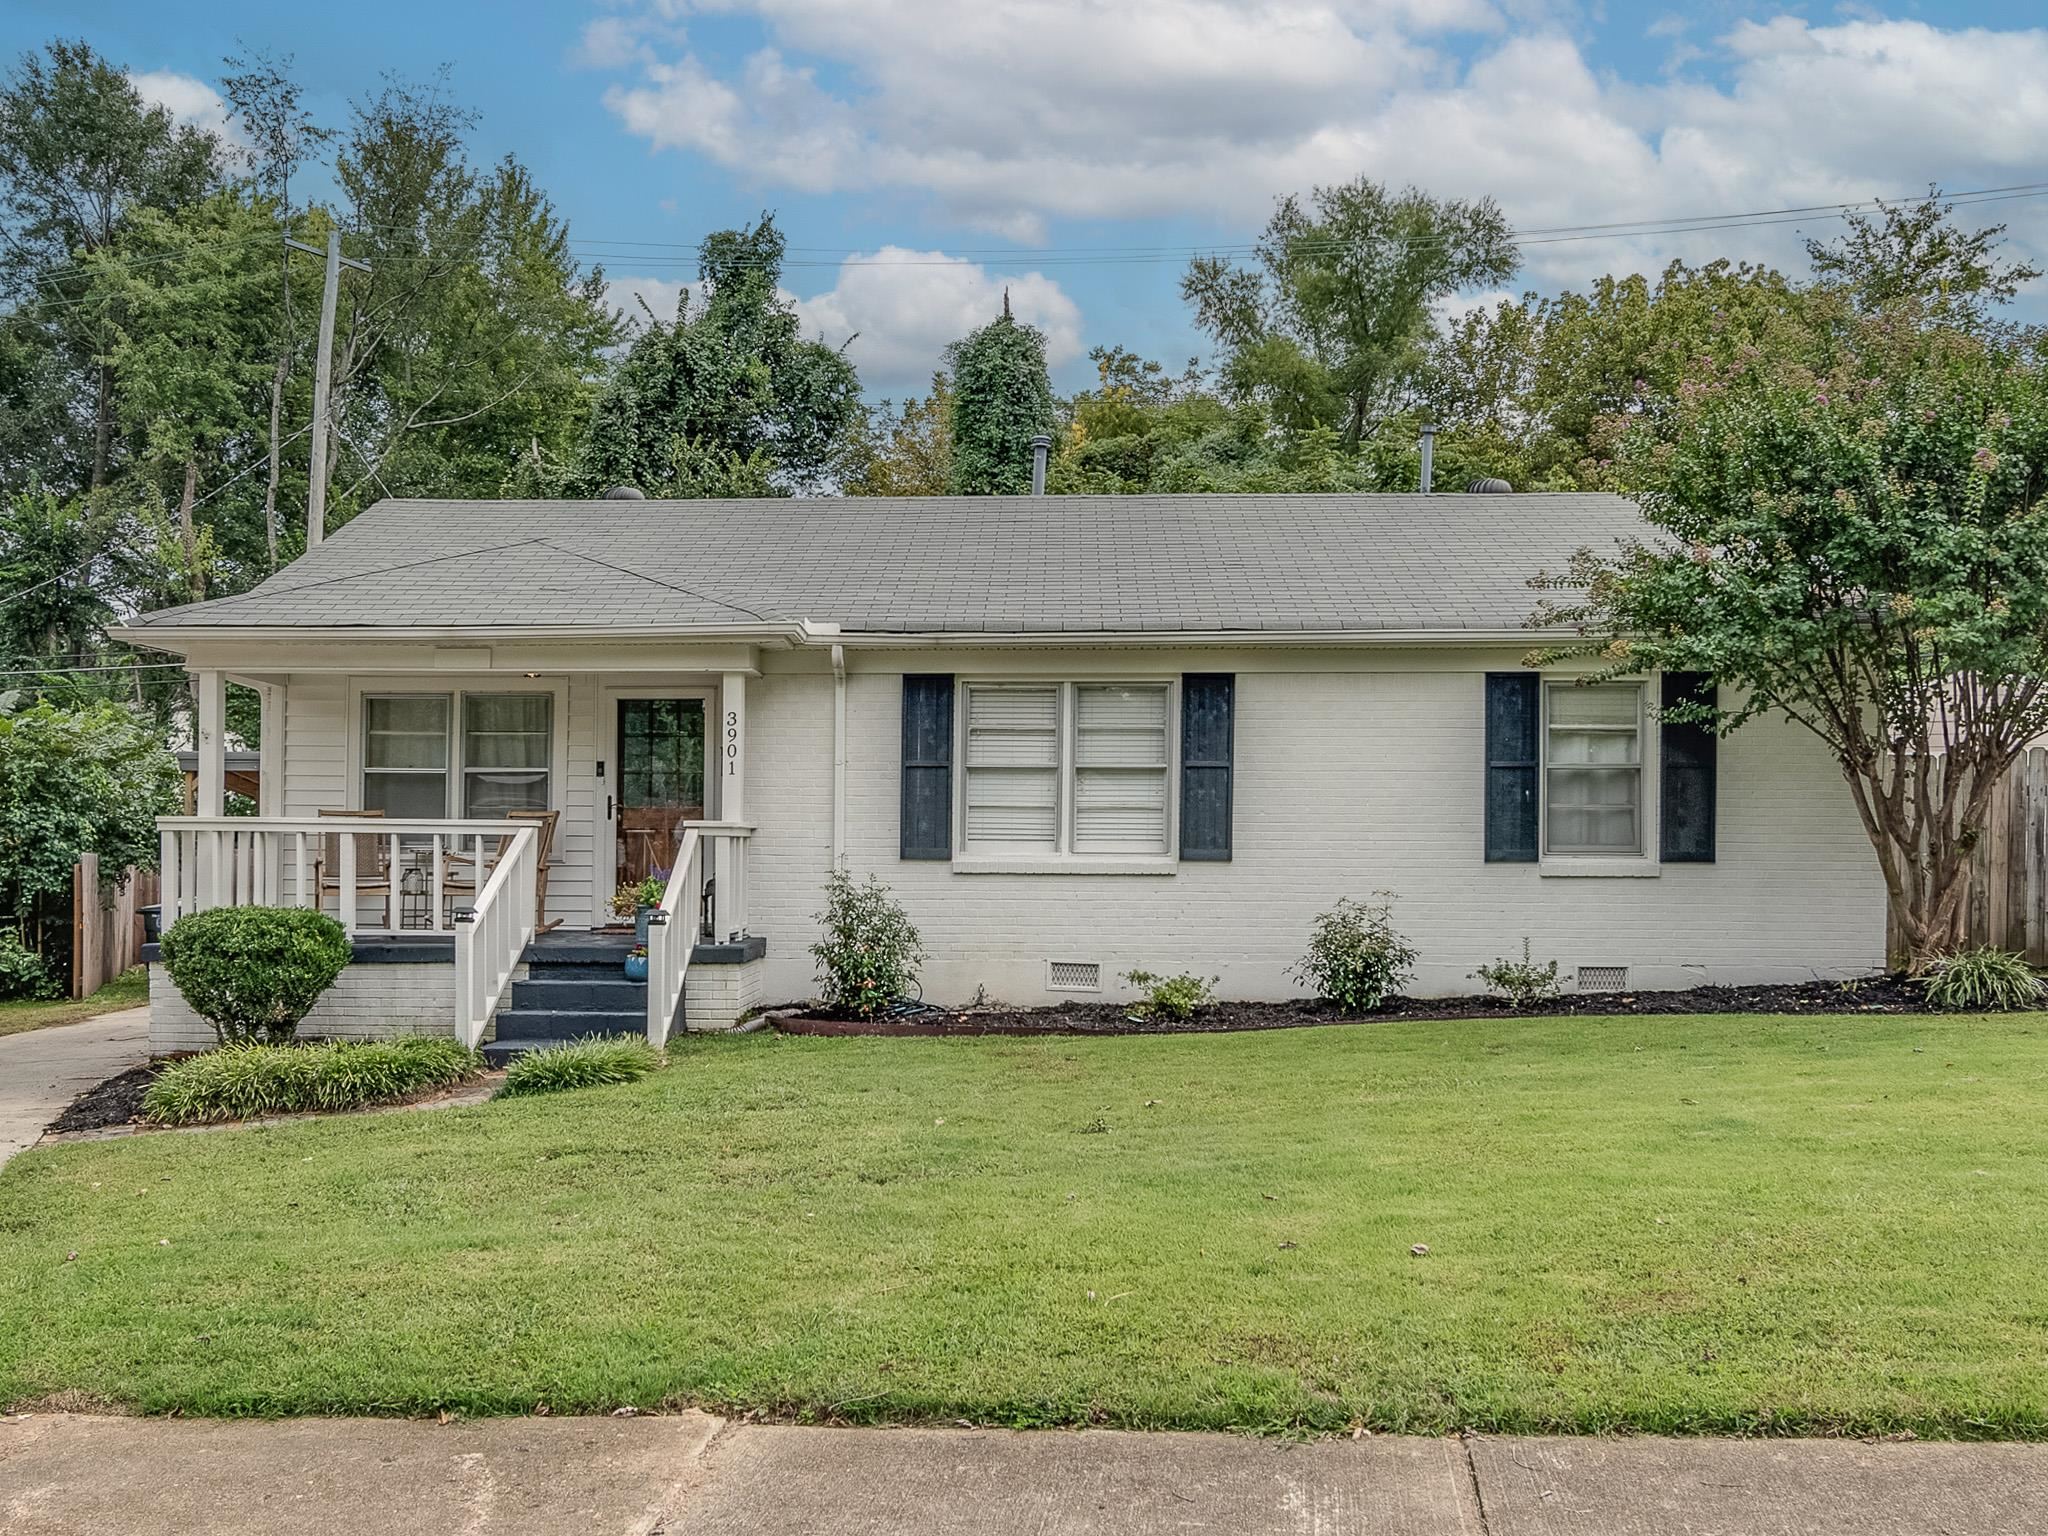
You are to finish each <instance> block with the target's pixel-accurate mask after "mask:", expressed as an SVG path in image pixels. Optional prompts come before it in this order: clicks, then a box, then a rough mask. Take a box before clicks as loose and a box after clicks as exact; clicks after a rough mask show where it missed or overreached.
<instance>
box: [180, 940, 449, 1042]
mask: <svg viewBox="0 0 2048 1536" xmlns="http://www.w3.org/2000/svg"><path fill="white" fill-rule="evenodd" d="M454 1033H455V975H454V967H453V966H452V965H420V964H407V965H378V964H375V963H371V962H364V963H360V964H351V965H349V966H348V967H347V968H346V969H344V970H343V971H342V973H341V975H340V976H339V977H338V978H336V980H335V983H334V985H333V986H331V987H329V988H328V989H327V991H326V992H325V993H323V994H322V995H321V998H320V1001H319V1002H317V1003H315V1004H314V1005H313V1011H312V1012H311V1013H309V1014H307V1015H306V1018H305V1021H304V1022H303V1023H301V1024H300V1025H299V1037H300V1038H301V1039H306V1040H314V1039H320V1040H377V1039H383V1038H386V1037H389V1036H392V1035H453V1034H454ZM218 1043H219V1042H218V1040H217V1039H216V1037H215V1035H214V1032H213V1026H212V1025H211V1024H209V1023H207V1022H206V1020H205V1019H203V1018H201V1017H200V1016H199V1015H198V1014H196V1013H194V1012H193V1011H192V1007H191V1005H190V1004H189V1003H187V1002H186V1001H185V999H184V997H183V996H182V995H180V993H179V991H178V989H177V987H176V986H175V985H173V983H172V981H171V978H170V976H169V974H168V973H166V972H165V970H164V968H163V964H162V962H161V961H159V962H157V963H155V964H152V965H151V966H150V968H149V1048H150V1050H151V1051H152V1052H154V1053H156V1054H157V1055H163V1054H165V1053H167V1052H171V1051H203V1050H208V1049H211V1048H212V1047H213V1046H214V1045H216V1044H218Z"/></svg>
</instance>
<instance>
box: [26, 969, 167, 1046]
mask: <svg viewBox="0 0 2048 1536" xmlns="http://www.w3.org/2000/svg"><path fill="white" fill-rule="evenodd" d="M148 1001H149V968H148V967H147V966H141V965H138V966H136V967H135V968H134V969H133V970H129V971H123V972H122V973H121V974H120V975H119V976H116V977H115V978H114V979H113V980H112V981H110V982H108V983H107V984H106V985H105V986H103V987H101V988H100V989H99V991H97V992H95V993H93V994H92V996H90V997H79V998H69V997H64V998H58V999H57V1000H56V1001H54V1002H12V1003H0V1035H18V1034H20V1033H21V1032H22V1031H23V1030H29V1029H44V1028H47V1027H48V1026H50V1025H52V1024H76V1023H78V1022H79V1021H80V1020H81V1019H96V1018H98V1017H99V1016H100V1015H101V1014H103V1013H115V1012H118V1011H119V1010H120V1009H123V1008H140V1007H141V1006H142V1005H143V1004H145V1003H147V1002H148Z"/></svg>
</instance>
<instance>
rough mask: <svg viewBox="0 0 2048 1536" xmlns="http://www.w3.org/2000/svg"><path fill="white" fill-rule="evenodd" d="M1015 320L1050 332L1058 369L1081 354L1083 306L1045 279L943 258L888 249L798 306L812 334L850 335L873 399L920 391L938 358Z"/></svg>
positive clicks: (1050, 353) (843, 271)
mask: <svg viewBox="0 0 2048 1536" xmlns="http://www.w3.org/2000/svg"><path fill="white" fill-rule="evenodd" d="M1006 289H1007V290H1008V292H1009V295H1010V312H1011V313H1012V314H1014V315H1015V316H1016V317H1017V318H1018V319H1019V320H1022V321H1025V322H1027V323H1028V324H1031V325H1035V326H1037V327H1038V328H1039V329H1040V330H1041V331H1043V332H1045V351H1046V360H1047V362H1049V363H1050V364H1051V365H1052V366H1053V367H1054V368H1058V367H1059V366H1060V365H1061V364H1063V363H1068V362H1072V361H1073V360H1074V359H1075V358H1077V357H1079V356H1080V355H1081V352H1082V347H1081V310H1080V306H1079V305H1077V304H1075V302H1074V301H1073V300H1072V299H1070V298H1068V297H1067V295H1066V294H1065V293H1064V292H1062V291H1061V289H1060V285H1059V284H1058V283H1056V282H1054V281H1053V280H1052V279H1051V278H1049V277H1046V276H1045V275H1044V274H1042V273H1038V272H1024V273H1017V274H1013V275H1009V276H1004V275H1002V274H999V273H994V272H990V271H988V270H987V269H986V268H985V267H983V266H982V265H981V264H980V263H979V262H973V261H968V260H966V259H965V258H963V257H959V256H948V255H947V254H945V252H943V251H912V250H905V249H904V248H903V247H901V246H895V245H885V246H883V247H882V248H881V249H880V250H879V251H876V252H874V253H873V254H871V255H861V256H853V257H850V258H848V259H847V260H846V262H844V263H843V264H842V265H841V266H840V268H839V277H838V281H837V282H835V283H834V284H833V286H832V287H830V288H828V289H827V290H826V291H825V292H823V293H818V294H813V295H811V296H810V297H809V298H802V297H799V298H797V300H796V306H797V312H798V313H799V314H800V315H802V316H803V321H804V331H805V333H806V334H807V335H814V336H819V337H822V339H823V340H825V341H826V342H828V343H830V344H831V345H833V346H838V345H840V344H841V343H842V342H844V341H846V339H847V338H848V337H849V336H851V337H853V344H852V346H850V347H848V348H847V355H848V356H849V357H850V358H852V359H853V362H854V365H855V366H856V367H858V368H859V369H860V377H861V383H862V385H863V386H864V387H865V388H866V389H867V391H868V392H869V393H870V394H901V393H903V392H904V391H905V390H910V389H917V390H921V389H923V387H924V386H925V384H926V383H927V382H928V381H929V380H930V378H931V375H932V370H933V369H935V368H937V367H938V366H939V355H940V353H941V352H943V351H944V350H945V348H946V346H947V344H948V343H949V342H954V341H958V340H959V339H960V338H961V337H962V336H965V335H966V334H967V333H968V332H969V331H971V330H974V329H975V328H976V327H977V326H983V325H986V324H988V322H989V321H991V320H993V319H995V317H996V316H997V315H998V314H1000V313H1001V312H1002V307H1003V293H1004V291H1005V290H1006Z"/></svg>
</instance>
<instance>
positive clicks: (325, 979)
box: [162, 907, 349, 1045]
mask: <svg viewBox="0 0 2048 1536" xmlns="http://www.w3.org/2000/svg"><path fill="white" fill-rule="evenodd" d="M162 953H163V961H164V969H165V970H166V971H168V972H170V976H171V980H172V982H173V983H175V984H176V986H177V988H178V991H179V992H180V993H181V994H183V996H184V999H185V1001H186V1002H188V1003H190V1004H191V1005H192V1010H193V1012H195V1013H197V1014H198V1015H199V1016H200V1017H201V1018H203V1019H205V1020H206V1021H207V1022H208V1023H209V1024H211V1025H212V1026H213V1028H214V1033H215V1034H217V1035H219V1036H220V1038H221V1043H222V1044H223V1045H225V1044H227V1043H228V1042H230V1041H239V1040H258V1039H261V1040H269V1041H272V1042H278V1041H286V1040H289V1039H291V1038H292V1036H293V1034H294V1033H296V1032H297V1030H298V1027H299V1021H300V1020H301V1019H303V1018H305V1016H306V1015H307V1014H308V1013H311V1012H312V1011H313V1005H314V1004H315V1003H317V1002H318V1001H320V994H321V993H323V992H325V991H326V990H327V989H328V988H329V987H331V986H333V985H334V978H335V977H337V976H339V975H340V974H341V970H342V967H343V966H345V965H347V964H348V959H349V941H348V935H347V934H346V933H345V932H343V931H342V926H341V924H339V923H337V922H336V921H335V920H334V919H333V918H331V917H329V916H327V915H326V914H325V913H324V912H315V911H313V910H311V909H310V908H307V907H216V908H214V909H213V910H212V911H211V912H195V913H193V914H191V915H190V916H189V917H181V918H179V919H178V920H177V921H176V922H175V923H173V924H171V927H170V931H169V932H168V933H166V934H165V935H164V937H163V951H162Z"/></svg>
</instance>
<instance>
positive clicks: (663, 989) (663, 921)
mask: <svg viewBox="0 0 2048 1536" xmlns="http://www.w3.org/2000/svg"><path fill="white" fill-rule="evenodd" d="M753 830H754V829H753V828H752V827H750V826H744V825H741V824H739V823H736V822H728V821H693V822H688V823H685V825H684V828H683V839H682V841H681V842H680V843H679V844H677V846H676V862H675V868H674V869H672V870H671V871H670V872H669V877H668V889H667V890H666V891H664V892H663V893H662V898H661V905H660V907H658V908H657V909H656V910H655V912H654V914H653V915H652V916H651V917H650V918H649V919H648V922H647V1039H648V1041H649V1043H650V1044H652V1045H654V1046H655V1047H657V1048H659V1047H660V1046H662V1045H665V1044H666V1043H667V1042H668V1037H669V1031H670V1030H671V1029H672V1028H673V1027H674V1025H675V1018H676V1011H677V1010H678V1009H679V1008H680V1007H681V1006H682V1002H683V984H684V982H685V980H686V979H687V978H688V975H689V970H690V955H691V953H692V952H693V951H694V950H695V949H696V947H697V944H698V943H699V941H700V940H702V939H703V938H704V937H705V936H707V935H708V936H710V938H711V939H712V940H713V941H714V942H730V941H737V940H740V939H743V938H745V937H746V936H747V857H746V854H747V839H748V837H749V836H751V835H752V833H753Z"/></svg>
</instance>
